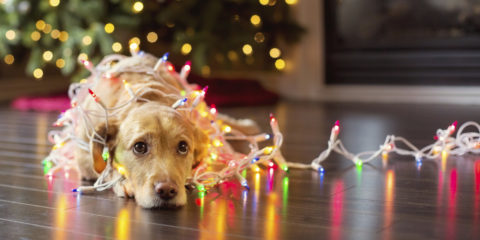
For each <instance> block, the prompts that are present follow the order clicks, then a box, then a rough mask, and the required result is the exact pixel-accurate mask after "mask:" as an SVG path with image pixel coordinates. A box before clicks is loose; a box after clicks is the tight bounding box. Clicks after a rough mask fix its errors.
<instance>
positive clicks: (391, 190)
mask: <svg viewBox="0 0 480 240" xmlns="http://www.w3.org/2000/svg"><path fill="white" fill-rule="evenodd" d="M394 194H395V172H394V171H393V170H392V169H390V170H388V171H387V174H386V175H385V209H384V212H383V226H384V230H383V239H391V231H392V230H391V227H390V226H391V225H392V223H393V210H394V208H393V206H394V204H395V196H394Z"/></svg>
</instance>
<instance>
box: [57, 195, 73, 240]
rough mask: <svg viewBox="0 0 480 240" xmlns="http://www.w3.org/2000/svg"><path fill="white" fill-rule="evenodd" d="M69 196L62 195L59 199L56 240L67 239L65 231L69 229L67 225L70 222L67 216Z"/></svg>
mask: <svg viewBox="0 0 480 240" xmlns="http://www.w3.org/2000/svg"><path fill="white" fill-rule="evenodd" d="M66 209H67V196H65V194H61V195H60V196H59V197H58V199H57V206H56V208H55V228H56V229H57V230H56V231H55V236H54V239H55V240H63V239H65V231H64V229H65V228H66V227H67V223H68V221H69V219H68V216H67V211H66Z"/></svg>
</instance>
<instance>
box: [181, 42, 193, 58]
mask: <svg viewBox="0 0 480 240" xmlns="http://www.w3.org/2000/svg"><path fill="white" fill-rule="evenodd" d="M191 51H192V45H190V43H184V44H183V45H182V49H181V52H182V54H183V55H188V54H189V53H190V52H191Z"/></svg>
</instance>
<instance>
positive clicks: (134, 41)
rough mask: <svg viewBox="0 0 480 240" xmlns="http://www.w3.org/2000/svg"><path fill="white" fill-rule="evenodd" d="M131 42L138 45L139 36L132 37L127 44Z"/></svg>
mask: <svg viewBox="0 0 480 240" xmlns="http://www.w3.org/2000/svg"><path fill="white" fill-rule="evenodd" d="M132 43H136V44H137V45H140V38H138V37H133V38H130V40H128V45H131V44H132Z"/></svg>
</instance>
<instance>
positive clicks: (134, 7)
mask: <svg viewBox="0 0 480 240" xmlns="http://www.w3.org/2000/svg"><path fill="white" fill-rule="evenodd" d="M132 10H133V12H134V13H139V12H141V11H142V10H143V3H142V2H140V1H137V2H135V3H133V5H132Z"/></svg>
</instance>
